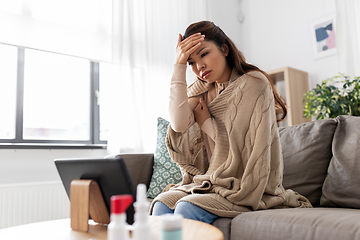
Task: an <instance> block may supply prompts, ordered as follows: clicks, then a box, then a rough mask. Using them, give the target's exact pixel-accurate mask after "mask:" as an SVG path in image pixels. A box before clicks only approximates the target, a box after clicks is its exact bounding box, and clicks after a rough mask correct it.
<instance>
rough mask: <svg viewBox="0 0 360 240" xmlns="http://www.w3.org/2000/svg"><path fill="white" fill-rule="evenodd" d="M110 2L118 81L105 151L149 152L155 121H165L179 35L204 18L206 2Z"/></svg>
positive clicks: (153, 148)
mask: <svg viewBox="0 0 360 240" xmlns="http://www.w3.org/2000/svg"><path fill="white" fill-rule="evenodd" d="M113 4H114V5H113V7H114V11H113V16H114V18H113V19H114V22H113V26H114V29H113V33H114V35H113V49H114V51H115V52H114V53H113V61H114V63H116V64H118V65H117V66H118V74H117V75H118V76H119V79H118V81H119V82H118V84H117V87H116V88H115V87H114V88H113V90H114V91H115V92H114V94H113V95H112V96H114V97H113V101H111V108H112V109H113V118H112V120H114V121H113V123H112V127H111V129H110V139H109V140H108V153H109V154H116V153H119V152H154V151H155V147H156V137H157V136H156V123H157V122H156V119H157V118H158V117H163V118H165V119H167V120H168V119H169V118H168V96H169V83H170V79H171V75H172V69H173V64H174V61H175V47H176V43H177V39H178V34H179V33H181V34H182V33H183V32H184V31H185V29H186V27H187V26H188V25H189V24H191V23H193V22H196V21H201V20H206V19H207V3H206V0H171V1H169V0H151V1H149V0H119V1H117V0H114V1H113ZM190 75H191V74H190ZM100 91H101V90H100Z"/></svg>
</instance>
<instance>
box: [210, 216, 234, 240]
mask: <svg viewBox="0 0 360 240" xmlns="http://www.w3.org/2000/svg"><path fill="white" fill-rule="evenodd" d="M231 221H232V218H223V217H221V218H218V219H216V220H215V221H214V222H213V223H211V225H213V226H215V227H217V228H218V229H220V230H221V231H222V233H223V234H224V240H230V230H231Z"/></svg>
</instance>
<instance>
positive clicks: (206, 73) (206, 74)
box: [202, 71, 211, 79]
mask: <svg viewBox="0 0 360 240" xmlns="http://www.w3.org/2000/svg"><path fill="white" fill-rule="evenodd" d="M210 73H211V71H206V72H204V73H203V74H202V77H203V78H204V79H206V78H208V77H209V75H210Z"/></svg>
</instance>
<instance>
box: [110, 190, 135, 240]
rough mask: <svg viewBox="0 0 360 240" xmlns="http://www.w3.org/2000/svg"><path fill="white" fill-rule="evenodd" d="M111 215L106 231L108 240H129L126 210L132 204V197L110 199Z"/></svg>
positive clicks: (122, 196) (113, 197)
mask: <svg viewBox="0 0 360 240" xmlns="http://www.w3.org/2000/svg"><path fill="white" fill-rule="evenodd" d="M110 201H111V214H110V223H109V225H108V229H107V239H108V240H118V239H121V240H129V230H128V224H127V222H126V212H125V211H126V209H127V208H128V207H129V206H130V204H132V202H133V196H132V195H115V196H112V197H111V198H110Z"/></svg>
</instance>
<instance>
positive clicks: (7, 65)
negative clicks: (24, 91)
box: [0, 45, 17, 139]
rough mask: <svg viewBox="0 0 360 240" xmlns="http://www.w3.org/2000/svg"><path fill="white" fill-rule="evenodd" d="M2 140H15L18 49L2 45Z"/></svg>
mask: <svg viewBox="0 0 360 240" xmlns="http://www.w3.org/2000/svg"><path fill="white" fill-rule="evenodd" d="M0 66H1V67H0V69H1V71H0V89H1V94H0V113H1V124H0V138H1V139H13V138H15V115H16V75H17V74H16V72H17V70H16V69H17V48H16V47H12V46H5V45H0Z"/></svg>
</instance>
